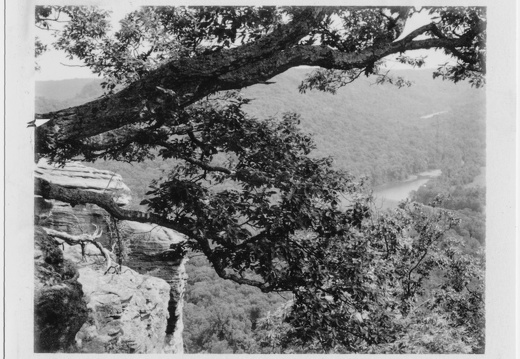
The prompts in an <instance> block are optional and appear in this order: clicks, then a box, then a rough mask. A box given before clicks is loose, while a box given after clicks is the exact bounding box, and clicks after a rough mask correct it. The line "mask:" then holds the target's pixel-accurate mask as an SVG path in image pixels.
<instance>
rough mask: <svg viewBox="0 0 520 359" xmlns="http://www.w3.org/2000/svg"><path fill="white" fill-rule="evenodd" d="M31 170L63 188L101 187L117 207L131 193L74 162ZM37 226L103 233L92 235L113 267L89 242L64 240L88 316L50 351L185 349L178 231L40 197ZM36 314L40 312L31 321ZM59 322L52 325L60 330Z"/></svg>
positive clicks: (110, 176) (108, 175) (116, 179)
mask: <svg viewBox="0 0 520 359" xmlns="http://www.w3.org/2000/svg"><path fill="white" fill-rule="evenodd" d="M35 176H36V177H37V178H43V179H45V180H46V181H48V182H51V183H53V184H57V185H59V186H63V187H69V188H77V189H82V190H85V191H92V192H97V193H106V194H107V195H110V196H112V198H113V199H114V200H115V201H116V203H117V204H118V205H120V206H125V205H127V204H128V203H129V201H130V199H131V194H130V190H129V189H128V187H127V186H126V185H125V184H124V183H123V181H122V178H121V177H120V176H119V175H117V174H115V173H112V172H110V171H100V170H96V169H93V168H89V167H86V166H83V165H81V164H77V163H73V164H68V165H66V166H65V167H62V168H59V167H55V166H52V165H48V164H47V163H46V162H44V161H41V162H40V163H39V164H38V166H37V169H36V171H35ZM35 224H36V225H37V226H42V227H44V228H50V229H53V230H56V231H60V232H66V233H68V234H70V235H75V236H80V235H84V234H85V233H93V232H94V231H95V230H97V229H99V230H101V231H102V232H101V236H100V237H99V238H97V241H98V242H99V243H101V244H102V245H103V246H104V247H105V248H107V249H109V250H111V253H110V257H111V260H112V261H111V262H112V266H111V267H110V268H107V267H106V261H105V260H104V258H103V257H102V256H101V254H100V251H99V250H98V249H97V248H96V247H95V246H93V245H92V244H88V245H87V246H86V247H85V248H83V250H82V248H81V246H77V245H74V246H69V245H68V244H66V243H63V244H62V246H61V247H62V252H63V254H62V256H63V258H64V260H67V261H68V262H67V263H71V264H73V265H71V266H72V267H74V268H75V270H76V271H77V273H78V275H76V277H77V286H79V287H80V288H79V291H78V292H77V295H80V294H79V293H80V292H81V297H82V298H83V301H84V305H85V307H86V308H88V317H87V318H85V320H84V321H83V322H82V324H81V325H80V326H79V328H77V329H76V327H72V326H70V325H69V326H68V327H67V328H68V329H67V331H68V332H71V331H72V332H73V331H74V330H76V334H74V336H75V337H74V341H73V343H71V342H70V340H69V339H70V334H67V340H65V339H64V340H63V341H64V343H65V342H66V344H63V345H61V346H59V347H56V346H54V347H52V349H49V351H79V352H84V353H94V352H95V353H103V352H107V353H182V352H183V344H182V329H183V322H182V298H183V293H184V285H185V282H186V273H185V268H184V262H185V257H184V255H185V251H184V249H183V243H184V242H185V238H184V237H183V236H182V235H180V234H179V233H177V232H175V231H173V230H170V229H167V228H163V227H158V226H155V225H152V224H147V223H137V222H130V221H117V220H114V219H112V218H111V217H110V216H109V215H108V213H107V212H105V211H104V210H103V209H101V208H99V207H97V206H96V205H75V206H71V205H70V204H68V203H63V202H59V201H54V200H46V199H43V198H41V197H38V196H37V197H36V199H35ZM40 232H42V231H41V230H40V231H39V232H37V233H40ZM43 232H45V231H43ZM120 264H122V266H120ZM37 271H38V270H37ZM40 292H41V288H37V293H36V297H38V296H39V295H40ZM40 317H41V315H38V313H37V315H36V317H35V318H36V319H35V320H36V321H38V320H39V318H40ZM80 319H81V318H80ZM80 319H78V320H77V322H80V321H81V320H80ZM76 326H77V325H76ZM62 327H63V326H59V328H57V329H56V330H57V331H60V330H65V329H64V328H62ZM64 335H65V334H64ZM37 349H38V348H37ZM40 350H42V349H40ZM42 351H43V350H42Z"/></svg>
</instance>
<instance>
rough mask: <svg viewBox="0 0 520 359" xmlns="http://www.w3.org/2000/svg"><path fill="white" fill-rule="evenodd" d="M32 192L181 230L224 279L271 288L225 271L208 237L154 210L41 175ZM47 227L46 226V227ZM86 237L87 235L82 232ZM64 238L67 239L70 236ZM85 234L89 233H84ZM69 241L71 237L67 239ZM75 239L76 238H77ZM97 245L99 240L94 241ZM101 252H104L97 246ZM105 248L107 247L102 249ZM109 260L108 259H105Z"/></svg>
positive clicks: (252, 238)
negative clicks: (132, 206) (122, 204)
mask: <svg viewBox="0 0 520 359" xmlns="http://www.w3.org/2000/svg"><path fill="white" fill-rule="evenodd" d="M35 181H36V183H35V185H36V186H35V194H36V195H40V196H42V197H44V198H46V199H54V200H58V201H62V202H66V203H70V204H71V205H76V204H87V203H91V204H95V205H97V206H99V207H101V208H103V209H104V210H105V211H107V212H108V213H109V214H110V215H112V216H113V217H114V218H117V219H119V220H126V221H134V222H140V223H154V224H157V225H159V226H162V227H166V228H170V229H173V230H175V231H177V232H179V233H182V234H184V235H186V236H187V237H189V238H191V239H193V240H195V241H196V242H197V243H198V245H199V246H200V248H201V250H202V252H203V253H204V254H205V255H206V257H207V258H208V260H209V261H210V262H211V263H212V264H213V266H214V268H215V271H216V272H217V274H218V275H219V276H220V277H221V278H224V279H230V280H233V281H235V282H237V283H240V284H247V285H251V286H255V287H258V288H260V289H261V290H263V291H270V290H272V287H270V286H269V284H268V283H265V282H263V281H257V280H252V279H248V278H243V277H240V276H238V275H236V274H234V273H228V272H227V270H226V268H225V265H224V264H223V263H221V262H220V261H219V258H218V256H216V255H215V253H214V251H213V249H212V248H211V246H210V244H209V241H208V239H206V238H203V237H201V236H199V235H198V234H197V233H192V232H191V231H189V230H186V229H185V228H184V227H182V226H179V225H178V224H176V223H174V222H173V221H171V220H169V219H167V218H165V217H162V216H159V215H157V214H154V213H145V212H141V211H137V210H128V209H124V208H121V207H119V206H118V205H117V204H116V203H115V202H114V201H113V199H112V198H111V197H110V196H109V195H107V194H105V193H96V192H91V191H86V190H81V189H77V188H67V187H63V186H59V185H56V184H53V183H50V182H49V181H46V180H45V179H42V178H35ZM46 230H47V229H46ZM64 235H66V236H69V237H71V236H70V235H68V234H66V233H65V234H64ZM263 235H264V234H263V232H261V233H260V234H258V235H256V236H254V237H251V238H249V239H248V240H246V241H244V242H243V243H242V244H238V245H236V246H235V249H239V248H241V247H242V246H244V245H247V244H248V243H251V242H253V241H255V240H258V239H260V238H263ZM84 236H86V235H84ZM69 237H67V238H69ZM87 237H88V236H87ZM87 237H85V238H83V237H81V240H86V239H89V238H90V237H88V238H87ZM60 238H62V239H65V237H63V236H62V237H60ZM69 240H70V238H69ZM76 242H77V239H76ZM92 243H93V244H94V245H96V243H97V242H95V241H94V242H92ZM97 244H99V243H97ZM98 248H99V247H98ZM100 250H101V251H102V253H103V254H105V252H104V251H103V250H102V249H101V248H100ZM105 251H106V250H105ZM107 260H108V259H107Z"/></svg>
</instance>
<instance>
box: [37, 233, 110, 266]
mask: <svg viewBox="0 0 520 359" xmlns="http://www.w3.org/2000/svg"><path fill="white" fill-rule="evenodd" d="M42 228H43V230H44V231H45V232H46V233H47V234H48V235H49V236H51V237H53V238H59V239H61V240H63V241H64V242H66V243H67V244H69V245H71V246H74V245H81V246H82V247H83V246H84V245H85V244H86V243H91V244H93V245H94V246H96V248H97V249H99V251H100V252H101V254H102V255H103V257H105V260H106V262H107V268H110V267H111V265H112V260H111V259H110V252H109V251H108V250H107V249H106V248H104V247H103V245H102V244H101V243H99V242H98V241H97V240H96V239H97V238H99V237H101V234H102V233H103V232H102V231H101V230H99V229H98V228H97V227H96V231H95V232H94V233H93V234H86V233H84V234H79V235H71V234H68V233H66V232H60V231H56V230H54V229H51V228H46V227H42Z"/></svg>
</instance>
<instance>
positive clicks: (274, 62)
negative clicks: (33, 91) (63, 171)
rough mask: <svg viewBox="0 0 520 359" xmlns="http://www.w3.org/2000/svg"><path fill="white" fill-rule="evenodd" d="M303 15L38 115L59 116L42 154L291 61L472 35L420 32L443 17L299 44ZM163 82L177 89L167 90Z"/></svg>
mask: <svg viewBox="0 0 520 359" xmlns="http://www.w3.org/2000/svg"><path fill="white" fill-rule="evenodd" d="M306 16H307V17H305V16H302V17H301V18H300V19H299V21H298V22H296V23H293V22H291V23H289V24H286V25H282V26H280V27H279V28H277V29H275V30H274V31H273V32H272V33H270V34H268V35H266V36H264V37H263V38H261V39H259V40H258V41H255V42H252V43H248V44H245V45H242V46H238V47H236V48H232V49H229V50H226V51H220V52H215V53H210V54H205V55H201V56H198V57H194V58H182V59H179V60H174V61H171V62H170V63H168V64H166V65H164V66H162V67H160V68H158V69H157V70H155V71H152V72H150V73H149V74H148V75H147V76H145V77H143V78H142V79H141V80H138V81H136V82H134V83H132V84H131V85H129V86H128V87H126V88H125V89H123V90H121V91H120V92H118V93H116V94H114V95H112V96H109V97H104V98H100V99H97V100H95V101H92V102H89V103H86V104H84V105H80V106H76V107H72V108H68V109H64V110H60V111H56V112H52V113H47V114H44V115H36V118H49V119H51V120H50V121H48V122H47V123H46V124H44V125H42V126H40V127H38V128H37V129H36V132H37V137H36V151H37V152H38V153H41V154H42V155H46V154H49V153H52V152H53V151H57V149H59V148H60V146H62V145H63V144H64V143H69V144H70V143H72V142H74V141H79V140H82V139H85V138H88V137H92V136H95V135H99V134H102V133H106V132H107V131H112V130H115V129H118V128H121V127H124V126H127V125H130V124H135V123H143V122H150V121H151V120H153V119H154V118H157V117H158V116H165V117H168V116H169V114H171V113H173V112H175V111H178V110H179V109H181V108H184V107H186V106H188V105H190V104H192V103H194V102H196V101H198V100H200V99H202V98H204V97H205V96H207V95H209V94H212V93H215V92H217V91H222V90H231V89H239V88H243V87H246V86H250V85H253V84H255V83H258V82H264V81H267V80H269V79H270V78H272V77H274V76H275V75H278V74H280V73H282V72H284V71H286V70H288V69H289V68H291V67H295V66H300V65H309V66H321V67H324V68H328V69H339V70H349V69H354V68H358V69H361V68H365V67H366V66H368V65H369V64H371V63H373V62H375V61H377V60H379V59H381V58H384V57H386V56H388V55H391V54H395V53H399V52H404V51H407V50H416V49H429V48H450V49H453V48H457V47H463V46H469V45H470V43H471V38H466V37H461V38H458V39H448V38H432V39H425V40H415V41H414V38H415V37H417V36H418V35H420V34H423V33H425V32H428V31H434V30H435V25H434V24H428V25H425V26H422V27H420V28H418V29H416V30H414V31H412V32H411V33H410V34H408V35H407V36H405V37H404V38H403V39H401V40H399V41H394V42H391V43H388V42H387V43H383V44H382V45H378V46H376V47H368V48H365V49H361V50H360V51H358V52H350V53H345V52H341V51H338V50H334V49H331V48H329V47H327V46H312V45H298V42H299V41H300V39H302V38H303V37H305V36H307V35H308V34H309V33H310V31H311V25H310V24H309V23H307V22H306V21H305V19H311V20H312V19H313V16H316V14H314V13H312V12H311V13H310V14H308V13H307V14H306ZM158 87H161V88H166V89H170V90H172V91H173V92H174V93H175V95H174V98H172V96H171V95H169V94H165V93H164V92H163V91H160V90H159V89H158Z"/></svg>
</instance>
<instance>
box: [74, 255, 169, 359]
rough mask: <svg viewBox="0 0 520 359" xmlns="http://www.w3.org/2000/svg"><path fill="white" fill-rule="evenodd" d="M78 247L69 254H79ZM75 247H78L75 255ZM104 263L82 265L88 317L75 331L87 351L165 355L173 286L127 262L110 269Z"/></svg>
mask: <svg viewBox="0 0 520 359" xmlns="http://www.w3.org/2000/svg"><path fill="white" fill-rule="evenodd" d="M77 250H78V249H77V247H76V248H73V247H71V248H68V249H66V254H65V257H66V258H68V257H69V256H70V257H73V256H74V257H77V256H78V255H79V256H80V254H79V252H77ZM71 251H76V253H74V254H73V255H71V253H70V252H71ZM105 270H106V268H105V267H104V266H103V265H102V264H92V263H82V264H81V263H80V264H79V269H78V271H79V279H78V281H79V282H80V283H81V285H82V286H83V292H84V293H85V299H86V301H87V307H88V312H89V313H88V319H87V321H86V322H85V324H84V325H83V326H82V327H81V329H80V330H79V331H78V333H77V334H76V345H77V350H78V351H79V352H82V353H164V343H165V341H166V326H167V319H168V317H169V313H168V301H169V292H170V286H169V285H168V283H166V281H164V280H162V279H159V278H156V277H151V276H147V275H141V274H139V273H137V272H136V271H134V270H132V269H130V268H128V267H125V266H123V267H122V268H121V272H120V273H105Z"/></svg>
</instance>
